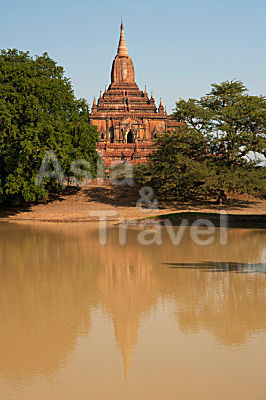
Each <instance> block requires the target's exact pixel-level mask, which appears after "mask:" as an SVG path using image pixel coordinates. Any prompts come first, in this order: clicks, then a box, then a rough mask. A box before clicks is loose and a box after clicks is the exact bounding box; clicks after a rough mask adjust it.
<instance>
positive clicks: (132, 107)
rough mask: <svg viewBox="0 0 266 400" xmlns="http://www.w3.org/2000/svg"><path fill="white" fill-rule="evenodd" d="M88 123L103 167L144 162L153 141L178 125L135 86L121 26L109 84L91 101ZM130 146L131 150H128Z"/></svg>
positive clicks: (152, 98) (145, 92)
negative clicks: (93, 128)
mask: <svg viewBox="0 0 266 400" xmlns="http://www.w3.org/2000/svg"><path fill="white" fill-rule="evenodd" d="M89 121H90V123H91V124H92V125H95V126H97V128H98V130H99V133H100V143H99V145H98V150H99V152H100V153H101V156H102V157H103V159H104V161H105V164H106V165H110V164H111V162H112V161H115V162H119V161H120V162H121V161H124V160H130V161H131V162H145V161H146V159H147V156H148V154H150V153H151V152H152V149H153V145H152V139H154V138H156V137H157V136H158V135H159V134H162V133H164V132H166V131H167V130H169V129H172V128H175V127H176V126H177V125H179V124H180V122H177V121H176V120H175V119H173V118H169V117H168V116H167V113H166V110H165V109H164V107H163V104H162V100H161V101H160V105H159V107H158V108H157V107H156V104H155V100H154V97H153V94H151V97H150V98H149V96H148V93H147V90H146V87H145V91H142V90H140V89H139V87H138V85H137V84H136V82H135V70H134V64H133V61H132V59H131V58H130V56H129V55H128V50H127V45H126V41H125V35H124V26H123V23H121V27H120V40H119V44H118V49H117V54H116V56H115V59H114V61H113V64H112V71H111V84H110V85H109V87H108V89H107V88H105V91H104V93H103V94H102V93H101V92H100V97H99V99H98V101H97V104H96V100H95V99H94V101H93V105H92V110H91V114H90V117H89ZM129 145H130V146H129Z"/></svg>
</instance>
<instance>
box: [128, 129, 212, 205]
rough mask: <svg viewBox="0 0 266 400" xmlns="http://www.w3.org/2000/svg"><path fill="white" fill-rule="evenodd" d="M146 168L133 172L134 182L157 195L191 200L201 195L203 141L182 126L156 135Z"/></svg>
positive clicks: (204, 159)
mask: <svg viewBox="0 0 266 400" xmlns="http://www.w3.org/2000/svg"><path fill="white" fill-rule="evenodd" d="M155 148H156V151H155V152H154V153H153V154H152V156H151V158H150V160H149V162H148V164H145V165H138V166H136V168H135V172H136V179H137V182H138V183H139V184H141V185H148V186H151V187H152V188H153V189H155V190H156V193H157V194H159V195H162V196H164V195H167V196H173V197H175V198H178V197H182V198H188V197H194V196H195V195H197V196H198V195H199V193H202V192H203V191H204V188H205V186H204V184H206V177H207V176H208V175H210V174H211V171H208V164H207V158H208V142H207V139H206V137H205V136H204V135H203V134H202V133H200V132H198V131H197V130H195V129H193V128H189V127H188V126H186V125H184V126H182V127H180V128H179V129H177V130H175V131H174V132H170V133H165V134H163V135H160V136H159V137H158V138H157V139H156V142H155Z"/></svg>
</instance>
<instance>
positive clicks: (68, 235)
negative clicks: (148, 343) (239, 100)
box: [0, 224, 266, 381]
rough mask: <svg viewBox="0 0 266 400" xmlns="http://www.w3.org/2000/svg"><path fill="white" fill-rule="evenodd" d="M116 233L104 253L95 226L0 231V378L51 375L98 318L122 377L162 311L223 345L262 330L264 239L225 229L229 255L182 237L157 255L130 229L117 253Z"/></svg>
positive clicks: (157, 249)
mask: <svg viewBox="0 0 266 400" xmlns="http://www.w3.org/2000/svg"><path fill="white" fill-rule="evenodd" d="M117 234H118V233H117V229H116V228H113V229H111V232H110V240H109V244H108V245H107V246H100V245H99V244H98V232H97V229H96V227H95V229H92V227H91V226H89V227H88V226H85V225H82V224H74V225H73V224H72V226H71V227H70V226H69V225H67V224H65V225H64V224H57V225H53V224H46V225H38V226H35V225H18V226H16V227H15V228H14V226H13V225H12V224H9V225H8V227H7V226H6V225H0V243H1V244H0V246H1V253H0V269H1V280H0V307H1V308H0V320H1V326H4V327H5V329H1V330H0V353H1V359H0V378H1V379H5V380H16V381H20V380H25V379H26V380H27V379H29V380H31V379H34V378H35V377H36V375H40V374H42V375H53V374H54V373H56V372H57V371H58V370H60V369H61V368H62V367H64V366H65V365H66V363H67V360H68V358H69V357H70V356H71V354H73V352H74V351H75V348H76V346H77V342H78V340H79V338H80V337H84V336H88V335H90V332H91V329H92V324H93V315H94V313H95V312H97V310H101V313H102V314H104V315H106V317H107V318H108V319H109V320H110V321H111V322H112V325H113V330H114V337H115V341H116V344H117V347H118V349H119V351H120V354H121V358H122V360H123V364H124V375H125V377H126V379H127V377H128V371H129V367H130V362H131V358H132V355H133V354H134V351H135V348H136V346H137V343H138V339H139V338H138V335H139V327H140V324H141V322H142V321H143V322H144V321H147V320H148V319H149V318H150V316H151V315H152V314H153V313H154V312H156V309H157V307H158V304H159V303H161V304H162V303H165V304H167V303H169V304H171V307H173V310H174V311H173V315H174V318H175V321H176V327H177V329H178V330H179V331H180V332H181V333H183V334H185V335H186V334H191V333H197V332H206V333H208V334H209V335H211V336H212V337H213V338H215V340H216V341H217V342H218V343H219V344H220V345H223V346H229V347H237V346H242V345H244V344H245V343H246V341H247V340H248V339H249V338H250V337H252V335H254V334H256V333H259V332H262V331H263V329H265V326H266V321H265V318H264V319H263V318H262V316H263V315H265V313H264V311H265V308H266V307H265V306H266V300H265V296H264V293H265V273H263V272H265V271H264V269H263V268H265V246H264V241H263V235H261V233H260V231H250V230H231V231H230V240H229V243H228V245H227V246H225V247H223V246H220V245H219V242H218V241H217V242H215V243H213V244H212V245H210V246H208V247H199V246H197V245H196V244H194V243H193V242H192V241H191V239H190V236H189V233H188V234H187V235H186V236H185V237H184V240H183V242H182V244H181V245H180V246H178V247H175V246H173V245H172V244H171V243H170V241H169V240H168V241H167V237H166V236H165V238H164V239H165V240H164V241H163V243H164V245H163V247H162V246H152V247H145V248H144V247H141V245H139V244H138V242H137V240H136V235H137V231H134V230H132V231H129V242H128V245H127V246H119V244H118V240H117ZM239 244H241V245H239ZM239 246H241V250H240V247H239ZM217 260H218V261H217ZM251 264H256V265H255V267H254V268H255V272H256V273H250V272H252V266H251ZM230 265H231V267H230ZM263 265H264V267H263ZM230 269H231V271H230ZM18 327H19V334H18Z"/></svg>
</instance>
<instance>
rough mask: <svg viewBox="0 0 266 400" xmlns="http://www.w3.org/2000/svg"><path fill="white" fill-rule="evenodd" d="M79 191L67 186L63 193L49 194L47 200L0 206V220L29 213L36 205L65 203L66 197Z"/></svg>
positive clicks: (79, 189) (76, 188)
mask: <svg viewBox="0 0 266 400" xmlns="http://www.w3.org/2000/svg"><path fill="white" fill-rule="evenodd" d="M79 191H81V188H78V187H74V186H69V187H67V188H66V189H65V190H64V191H61V192H58V193H51V194H50V195H49V199H47V200H42V201H35V202H32V203H22V204H19V205H1V208H0V218H8V217H10V216H13V215H17V214H19V213H22V212H23V213H25V212H31V209H32V207H33V206H36V205H38V204H49V203H52V202H54V201H59V202H62V201H65V200H66V197H68V196H72V195H74V194H77V193H78V192H79Z"/></svg>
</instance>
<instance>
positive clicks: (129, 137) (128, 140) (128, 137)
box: [127, 129, 133, 143]
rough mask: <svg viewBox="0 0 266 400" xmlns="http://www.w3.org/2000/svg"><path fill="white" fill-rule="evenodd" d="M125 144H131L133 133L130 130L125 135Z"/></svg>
mask: <svg viewBox="0 0 266 400" xmlns="http://www.w3.org/2000/svg"><path fill="white" fill-rule="evenodd" d="M127 143H133V133H132V130H131V129H130V131H129V132H128V134H127Z"/></svg>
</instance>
